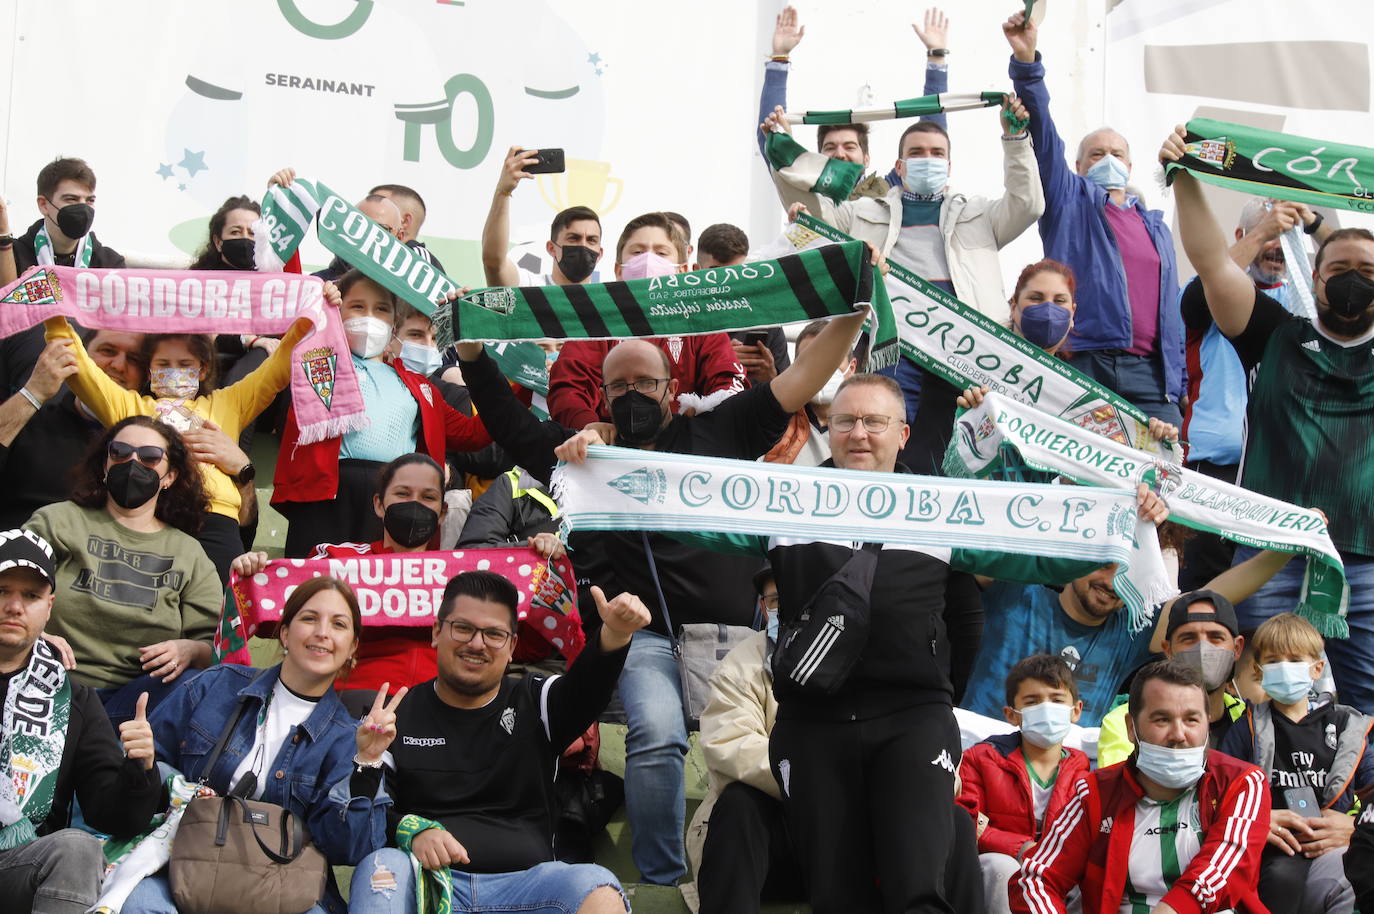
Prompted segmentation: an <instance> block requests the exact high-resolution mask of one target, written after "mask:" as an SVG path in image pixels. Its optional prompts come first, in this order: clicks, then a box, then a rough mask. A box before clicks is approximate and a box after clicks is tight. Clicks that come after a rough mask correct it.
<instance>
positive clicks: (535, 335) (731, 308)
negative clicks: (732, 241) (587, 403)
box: [322, 220, 897, 368]
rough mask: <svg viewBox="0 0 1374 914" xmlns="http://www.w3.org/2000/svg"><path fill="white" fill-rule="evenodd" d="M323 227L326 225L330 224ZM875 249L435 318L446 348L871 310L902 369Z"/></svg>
mask: <svg viewBox="0 0 1374 914" xmlns="http://www.w3.org/2000/svg"><path fill="white" fill-rule="evenodd" d="M322 223H323V220H322ZM873 279H874V271H873V267H872V265H871V264H870V263H869V250H868V246H867V245H865V244H863V243H862V242H858V241H850V242H848V243H846V244H839V245H830V246H828V247H825V248H821V249H818V250H811V251H801V252H799V253H797V254H792V255H788V256H785V257H780V258H778V259H777V260H757V261H752V262H750V263H743V264H739V265H738V266H725V267H712V268H711V269H709V270H697V271H695V272H692V273H674V274H671V275H669V276H654V277H650V278H648V279H631V280H627V281H624V282H607V283H587V284H585V285H570V286H520V287H513V288H494V289H479V290H477V291H475V292H472V293H470V294H468V295H465V296H463V297H462V298H460V299H458V300H457V301H455V302H453V304H452V306H451V307H449V308H441V309H439V310H438V311H436V312H434V314H433V318H434V337H435V341H436V343H437V344H438V345H439V347H440V348H443V347H445V346H447V345H449V344H450V343H452V342H456V341H458V340H483V341H498V340H540V339H557V340H568V339H584V340H609V339H624V338H627V337H644V336H690V335H693V334H703V333H716V332H720V331H732V330H748V329H752V328H755V327H773V326H778V325H781V324H794V323H798V322H802V321H813V320H817V319H820V318H831V317H839V316H841V315H845V314H852V313H853V312H854V311H855V310H856V309H857V308H859V307H860V306H861V305H865V304H868V305H871V306H872V309H873V313H872V315H871V316H870V317H871V318H872V319H873V320H875V321H876V323H877V331H876V332H875V334H874V346H873V354H872V356H871V358H870V364H871V365H872V366H873V367H874V368H882V367H886V366H888V365H892V364H895V363H896V359H897V338H896V337H897V333H896V326H895V324H894V323H893V318H892V307H891V305H890V304H889V302H888V300H887V292H886V290H885V289H884V287H883V284H882V283H881V282H876V283H875V282H874V281H873Z"/></svg>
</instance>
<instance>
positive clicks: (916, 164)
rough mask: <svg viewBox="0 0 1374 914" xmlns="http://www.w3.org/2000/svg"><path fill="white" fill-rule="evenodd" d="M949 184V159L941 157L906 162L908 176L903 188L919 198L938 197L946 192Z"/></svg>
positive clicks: (905, 177) (905, 178) (903, 178)
mask: <svg viewBox="0 0 1374 914" xmlns="http://www.w3.org/2000/svg"><path fill="white" fill-rule="evenodd" d="M948 183H949V159H942V158H940V157H939V156H928V157H926V158H920V159H916V158H911V159H907V160H906V174H905V175H904V176H903V177H902V186H903V187H905V188H906V190H907V192H908V193H913V194H916V195H917V196H918V197H936V196H939V195H940V194H942V193H944V192H945V185H946V184H948Z"/></svg>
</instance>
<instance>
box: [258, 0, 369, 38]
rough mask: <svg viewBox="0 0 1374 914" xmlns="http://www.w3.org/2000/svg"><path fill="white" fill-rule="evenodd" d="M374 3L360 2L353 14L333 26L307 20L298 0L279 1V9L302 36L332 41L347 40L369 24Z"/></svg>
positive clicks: (366, 0) (365, 0) (367, 0)
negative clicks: (298, 4)
mask: <svg viewBox="0 0 1374 914" xmlns="http://www.w3.org/2000/svg"><path fill="white" fill-rule="evenodd" d="M372 2H373V0H358V2H357V5H356V6H354V7H353V12H351V13H349V14H348V15H347V16H345V17H344V18H343V20H342V21H340V22H336V23H334V24H333V25H328V24H325V23H319V22H316V21H314V20H313V19H308V18H306V16H305V14H304V13H302V12H301V11H300V10H299V9H298V8H297V7H296V0H277V8H278V9H280V10H281V14H282V15H283V16H285V17H286V21H287V22H289V23H291V26H292V27H293V28H294V29H295V30H296V31H298V32H300V33H301V34H302V35H305V36H307V37H309V38H319V39H322V40H324V41H331V40H333V39H336V38H347V37H348V36H349V35H352V34H353V33H354V32H356V31H358V29H360V28H362V27H363V25H364V24H365V23H366V22H367V17H368V16H371V15H372Z"/></svg>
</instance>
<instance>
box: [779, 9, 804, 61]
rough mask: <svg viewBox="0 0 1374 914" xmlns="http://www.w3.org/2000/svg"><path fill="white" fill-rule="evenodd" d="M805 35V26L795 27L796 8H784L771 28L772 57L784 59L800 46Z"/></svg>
mask: <svg viewBox="0 0 1374 914" xmlns="http://www.w3.org/2000/svg"><path fill="white" fill-rule="evenodd" d="M805 34H806V26H804V25H797V8H796V7H794V6H788V7H784V8H783V11H782V12H781V13H778V18H777V21H776V24H775V25H774V26H773V56H774V57H786V56H787V55H788V54H791V53H792V49H793V48H795V47H796V46H797V45H799V44H801V40H802V36H803V35H805Z"/></svg>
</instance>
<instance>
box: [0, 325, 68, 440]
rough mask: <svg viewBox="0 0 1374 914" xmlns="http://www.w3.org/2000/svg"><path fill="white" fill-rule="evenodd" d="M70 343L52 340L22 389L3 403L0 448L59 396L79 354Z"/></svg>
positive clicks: (0, 417)
mask: <svg viewBox="0 0 1374 914" xmlns="http://www.w3.org/2000/svg"><path fill="white" fill-rule="evenodd" d="M71 345H72V344H71V343H70V342H68V341H67V340H53V341H52V342H50V343H48V344H47V345H46V346H44V347H43V353H42V354H41V355H40V356H39V357H38V361H37V362H35V363H34V366H33V373H32V374H30V375H29V379H28V381H26V382H25V383H24V386H23V388H21V389H20V391H19V393H17V394H15V395H14V396H12V397H10V398H9V399H8V400H6V401H5V402H4V403H0V447H5V448H8V447H9V446H10V445H11V444H13V443H14V439H15V438H17V437H19V433H20V432H21V431H23V429H24V426H26V425H28V424H29V420H30V419H32V418H33V417H34V415H35V414H37V412H38V408H39V407H40V406H42V404H44V403H46V402H47V401H49V400H51V399H52V398H53V397H55V396H57V394H58V393H59V392H60V391H61V390H62V382H63V381H65V380H66V379H67V378H69V377H71V376H72V375H73V374H75V373H76V368H77V365H76V355H75V354H74V353H73V352H72V351H71ZM34 401H37V403H35V402H34ZM3 466H4V458H3V457H0V467H3Z"/></svg>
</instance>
